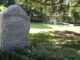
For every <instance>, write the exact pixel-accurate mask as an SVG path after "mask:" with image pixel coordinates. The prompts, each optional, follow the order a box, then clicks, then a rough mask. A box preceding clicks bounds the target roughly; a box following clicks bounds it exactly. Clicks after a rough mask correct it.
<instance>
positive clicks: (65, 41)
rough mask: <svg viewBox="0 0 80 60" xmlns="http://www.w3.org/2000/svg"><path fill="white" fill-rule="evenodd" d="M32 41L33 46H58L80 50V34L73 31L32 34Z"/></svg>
mask: <svg viewBox="0 0 80 60" xmlns="http://www.w3.org/2000/svg"><path fill="white" fill-rule="evenodd" d="M30 41H31V44H32V45H54V46H55V45H56V46H66V47H67V46H69V47H73V48H79V47H80V33H76V32H72V31H55V32H54V31H53V32H52V31H50V32H46V33H45V32H43V33H36V34H30Z"/></svg>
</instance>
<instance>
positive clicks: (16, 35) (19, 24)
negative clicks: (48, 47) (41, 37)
mask: <svg viewBox="0 0 80 60" xmlns="http://www.w3.org/2000/svg"><path fill="white" fill-rule="evenodd" d="M0 18H1V19H0V24H1V25H0V42H1V44H0V46H1V49H4V50H13V49H15V48H17V47H20V48H23V47H26V46H28V45H29V41H28V33H29V27H30V26H29V19H28V16H27V14H26V12H25V11H24V10H23V9H22V8H21V7H20V6H18V5H11V6H9V7H8V9H7V10H6V11H4V12H3V13H2V14H0Z"/></svg>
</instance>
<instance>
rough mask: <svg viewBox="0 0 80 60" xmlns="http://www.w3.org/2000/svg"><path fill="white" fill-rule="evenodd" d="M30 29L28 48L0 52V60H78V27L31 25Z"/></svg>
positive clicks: (79, 40) (79, 58) (79, 42)
mask: <svg viewBox="0 0 80 60" xmlns="http://www.w3.org/2000/svg"><path fill="white" fill-rule="evenodd" d="M30 29H32V30H30V34H29V39H30V46H29V47H27V48H26V49H22V48H17V49H16V50H15V51H13V52H9V53H8V52H3V51H1V52H0V60H5V59H7V60H80V30H79V29H80V27H79V26H73V25H52V24H43V23H38V24H37V23H32V24H31V28H30ZM35 30H36V31H35Z"/></svg>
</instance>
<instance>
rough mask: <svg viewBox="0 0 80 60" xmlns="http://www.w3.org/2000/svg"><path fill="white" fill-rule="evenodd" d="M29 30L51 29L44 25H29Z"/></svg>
mask: <svg viewBox="0 0 80 60" xmlns="http://www.w3.org/2000/svg"><path fill="white" fill-rule="evenodd" d="M30 27H31V28H35V29H50V28H51V27H50V26H48V24H45V23H31V26H30Z"/></svg>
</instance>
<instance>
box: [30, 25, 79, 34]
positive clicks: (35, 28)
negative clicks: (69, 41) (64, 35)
mask: <svg viewBox="0 0 80 60" xmlns="http://www.w3.org/2000/svg"><path fill="white" fill-rule="evenodd" d="M53 30H54V31H66V30H67V31H74V32H80V26H74V25H71V24H70V25H53V24H45V23H31V25H30V33H37V32H47V31H53Z"/></svg>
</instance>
